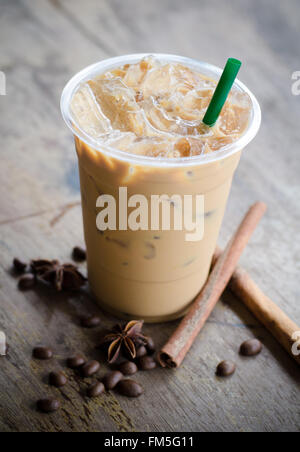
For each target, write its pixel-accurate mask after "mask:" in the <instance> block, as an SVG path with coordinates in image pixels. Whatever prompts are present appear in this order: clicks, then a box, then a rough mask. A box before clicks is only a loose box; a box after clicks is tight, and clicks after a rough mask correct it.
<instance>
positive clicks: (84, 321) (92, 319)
mask: <svg viewBox="0 0 300 452" xmlns="http://www.w3.org/2000/svg"><path fill="white" fill-rule="evenodd" d="M100 323H101V319H100V317H98V316H96V315H91V316H87V317H81V326H83V327H84V328H95V327H96V326H98V325H100Z"/></svg>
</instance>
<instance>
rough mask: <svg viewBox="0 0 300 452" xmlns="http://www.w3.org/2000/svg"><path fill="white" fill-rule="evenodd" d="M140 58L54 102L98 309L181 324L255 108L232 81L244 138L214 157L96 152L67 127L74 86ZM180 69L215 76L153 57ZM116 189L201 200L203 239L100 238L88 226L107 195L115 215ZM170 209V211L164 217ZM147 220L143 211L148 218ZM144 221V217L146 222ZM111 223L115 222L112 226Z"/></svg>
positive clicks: (94, 71) (103, 234)
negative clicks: (76, 188) (71, 165)
mask: <svg viewBox="0 0 300 452" xmlns="http://www.w3.org/2000/svg"><path fill="white" fill-rule="evenodd" d="M144 56H146V55H142V54H139V55H128V56H124V57H118V58H112V59H109V60H105V61H103V62H100V63H97V64H96V65H93V66H91V67H89V68H87V69H85V70H83V71H82V72H80V73H79V74H77V75H76V76H75V77H74V78H73V79H72V80H71V81H70V82H69V83H68V85H67V86H66V88H65V90H64V92H63V95H62V101H61V107H62V113H63V116H64V118H65V120H66V122H67V124H68V125H69V127H70V128H71V130H72V132H73V133H74V136H75V143H76V150H77V155H78V160H79V172H80V183H81V196H82V211H83V222H84V234H85V241H86V246H87V264H88V276H89V283H90V287H91V290H92V292H93V293H94V295H95V297H96V299H97V301H98V302H99V304H100V305H101V306H103V308H105V309H106V310H108V311H110V312H112V313H113V314H116V315H117V316H119V317H122V318H126V319H132V318H135V319H138V318H142V319H144V320H145V321H148V322H162V321H167V320H173V319H175V318H178V317H181V316H182V315H183V314H184V313H185V312H186V311H187V310H188V308H189V306H190V304H191V303H192V301H193V300H194V298H195V296H196V295H197V294H198V293H199V291H200V290H201V289H202V287H203V285H204V284H205V281H206V279H207V276H208V273H209V269H210V265H211V260H212V256H213V253H214V250H215V248H216V243H217V239H218V234H219V230H220V227H221V223H222V220H223V216H224V211H225V207H226V203H227V199H228V195H229V191H230V187H231V183H232V177H233V175H234V172H235V169H236V168H237V165H238V162H239V159H240V155H241V150H242V149H243V148H244V147H245V146H246V145H247V144H248V143H249V142H250V141H251V140H252V139H253V138H254V136H255V135H256V133H257V131H258V129H259V126H260V119H261V116H260V108H259V105H258V103H257V101H256V99H255V97H254V96H253V94H252V93H251V92H250V91H249V90H248V89H247V88H246V87H245V86H244V85H243V84H242V83H240V82H239V81H236V82H235V87H236V89H238V90H240V91H244V92H247V93H248V95H249V96H250V98H251V101H252V106H253V108H252V111H251V115H250V121H249V126H248V129H247V131H246V132H245V133H244V134H243V135H242V136H241V137H240V139H239V140H237V141H236V142H235V143H232V144H230V145H228V146H227V147H226V148H223V149H222V150H220V151H216V152H215V153H211V154H206V155H201V156H196V157H190V158H180V159H167V158H165V159H156V158H154V157H144V156H137V155H133V154H129V153H125V152H123V151H119V150H116V149H110V148H104V147H101V145H99V143H96V142H95V141H94V140H93V139H92V138H90V137H88V136H87V135H86V134H85V133H84V132H83V131H82V130H81V129H79V128H78V126H76V124H75V123H74V121H73V120H72V114H71V111H70V108H69V107H70V102H71V99H72V96H73V94H74V92H76V90H77V89H78V88H79V86H80V83H82V82H83V81H85V80H88V79H91V78H93V77H95V76H96V75H99V74H101V73H103V72H106V71H107V70H110V69H112V68H114V67H119V66H122V65H124V64H126V63H129V64H130V63H135V62H137V61H139V60H140V59H141V58H143V57H144ZM154 56H157V57H158V58H160V59H161V60H163V61H167V62H180V63H181V64H185V65H187V66H189V67H192V68H194V69H196V70H197V71H199V72H201V73H203V74H205V75H208V76H210V77H212V78H215V79H217V78H218V77H219V76H220V74H221V72H222V71H221V69H219V68H216V67H214V66H211V65H208V64H206V63H202V62H197V61H194V60H190V59H187V58H183V57H177V56H171V55H160V54H159V55H154ZM119 187H126V188H127V197H128V199H129V198H130V197H131V196H132V195H135V194H139V195H143V196H144V197H145V198H146V199H147V200H149V209H150V208H151V207H150V199H151V196H152V195H159V196H161V195H168V196H170V197H171V196H173V195H174V194H176V195H180V196H181V197H183V196H184V195H192V196H193V199H195V197H196V195H203V197H204V212H202V215H203V219H202V221H203V222H204V235H203V238H202V240H200V241H187V240H186V234H187V231H186V230H158V231H154V230H151V229H149V230H137V231H133V230H131V229H127V230H122V231H121V230H106V231H100V230H99V229H98V228H97V225H96V219H97V215H98V213H99V211H100V209H99V208H97V207H96V202H97V199H98V197H99V196H101V195H103V194H105V195H112V196H113V197H114V199H115V200H116V211H117V212H118V211H119ZM175 209H176V203H172V204H171V206H170V210H171V212H172V210H175ZM149 214H150V210H149ZM149 218H150V217H149ZM117 223H118V222H117Z"/></svg>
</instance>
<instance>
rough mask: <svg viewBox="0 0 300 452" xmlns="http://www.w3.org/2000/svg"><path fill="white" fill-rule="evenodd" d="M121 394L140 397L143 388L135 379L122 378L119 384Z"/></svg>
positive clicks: (118, 388)
mask: <svg viewBox="0 0 300 452" xmlns="http://www.w3.org/2000/svg"><path fill="white" fill-rule="evenodd" d="M117 390H118V391H119V393H120V394H122V395H124V396H126V397H139V396H140V395H141V394H143V392H144V390H143V388H142V387H141V386H140V385H139V384H138V383H137V382H136V381H134V380H121V381H120V382H119V383H118V385H117Z"/></svg>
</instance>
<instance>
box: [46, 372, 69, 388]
mask: <svg viewBox="0 0 300 452" xmlns="http://www.w3.org/2000/svg"><path fill="white" fill-rule="evenodd" d="M67 382H68V379H67V377H66V376H65V374H64V373H63V372H61V371H59V372H51V373H50V375H49V384H50V385H52V386H56V387H57V388H61V387H62V386H65V384H67Z"/></svg>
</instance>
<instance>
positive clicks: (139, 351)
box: [136, 345, 147, 358]
mask: <svg viewBox="0 0 300 452" xmlns="http://www.w3.org/2000/svg"><path fill="white" fill-rule="evenodd" d="M146 355H147V349H146V347H144V345H141V346H140V347H139V348H138V349H137V351H136V358H141V357H142V356H146Z"/></svg>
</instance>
